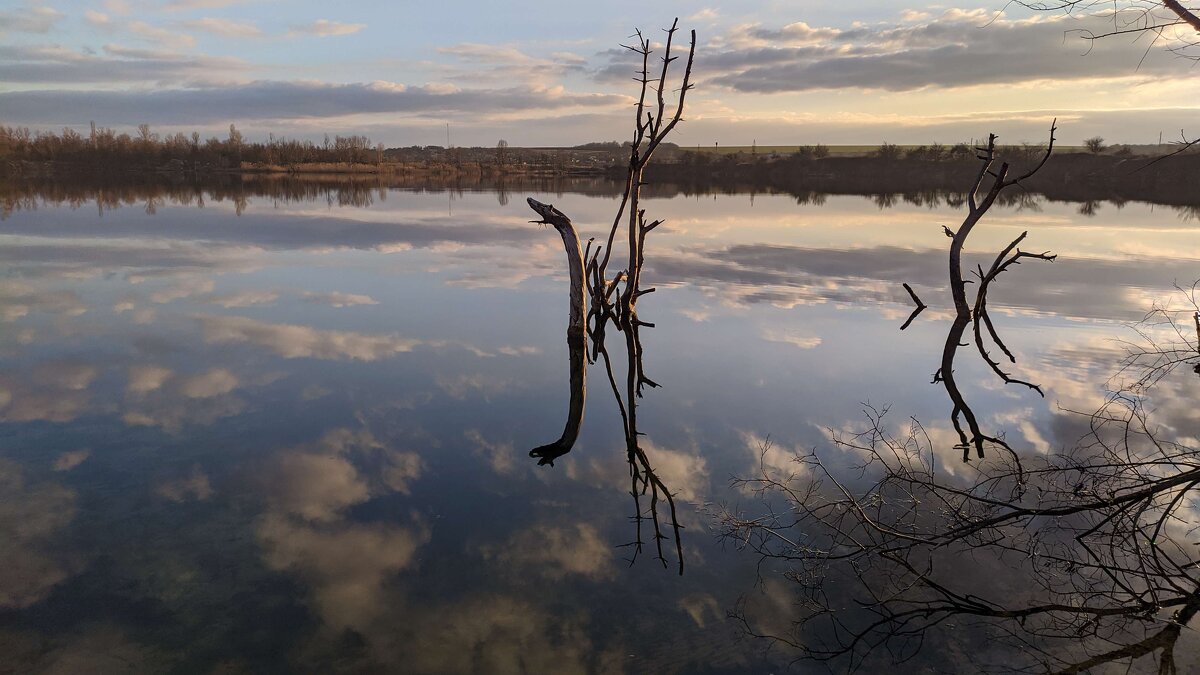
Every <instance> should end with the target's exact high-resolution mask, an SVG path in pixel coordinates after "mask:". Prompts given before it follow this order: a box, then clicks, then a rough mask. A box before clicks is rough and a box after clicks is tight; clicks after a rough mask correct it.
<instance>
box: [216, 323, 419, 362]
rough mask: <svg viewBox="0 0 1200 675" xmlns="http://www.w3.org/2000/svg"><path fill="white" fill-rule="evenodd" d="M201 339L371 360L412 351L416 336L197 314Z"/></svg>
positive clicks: (288, 354) (298, 354)
mask: <svg viewBox="0 0 1200 675" xmlns="http://www.w3.org/2000/svg"><path fill="white" fill-rule="evenodd" d="M199 320H200V324H201V326H202V327H203V330H204V339H205V341H207V342H211V343H217V344H238V343H243V344H252V345H255V346H258V347H262V348H264V349H268V350H270V351H273V352H275V353H276V354H278V355H279V356H282V357H283V358H285V359H295V358H315V359H334V360H336V359H352V360H356V361H375V360H378V359H382V358H386V357H389V356H394V355H396V354H402V353H405V352H410V351H412V349H413V347H416V346H417V345H419V344H421V342H420V341H419V340H412V339H407V338H402V337H400V336H398V335H367V334H364V333H355V332H351V331H343V330H321V329H317V328H311V327H309V326H298V325H294V324H283V323H269V322H267V321H259V320H257V319H249V318H246V317H240V316H201V317H199Z"/></svg>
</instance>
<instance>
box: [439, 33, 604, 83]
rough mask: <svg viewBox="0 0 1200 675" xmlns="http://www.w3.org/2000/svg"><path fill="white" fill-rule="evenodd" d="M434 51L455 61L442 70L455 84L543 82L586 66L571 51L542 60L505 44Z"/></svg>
mask: <svg viewBox="0 0 1200 675" xmlns="http://www.w3.org/2000/svg"><path fill="white" fill-rule="evenodd" d="M437 51H438V53H439V54H443V55H446V56H453V57H455V59H457V61H458V62H459V64H458V65H454V66H451V65H446V66H444V67H443V68H442V70H441V72H442V73H443V74H444V76H445V77H447V78H449V79H453V80H457V81H473V82H481V83H490V82H497V81H505V80H507V81H513V80H517V81H523V82H529V83H544V82H546V81H547V80H548V79H549V78H555V77H561V76H563V75H565V74H567V73H583V72H586V67H587V59H586V58H584V57H582V56H580V55H578V54H574V53H571V52H554V53H553V54H551V55H550V56H549V57H548V58H542V57H537V56H531V55H529V54H526V53H525V52H522V51H521V50H519V49H516V48H515V47H511V46H508V45H495V44H480V43H477V42H464V43H460V44H456V45H450V46H447V47H438V49H437Z"/></svg>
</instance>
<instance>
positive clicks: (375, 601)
mask: <svg viewBox="0 0 1200 675" xmlns="http://www.w3.org/2000/svg"><path fill="white" fill-rule="evenodd" d="M257 532H258V539H259V542H260V543H261V545H262V547H263V551H264V552H263V559H264V560H265V562H266V564H267V566H268V567H270V568H271V569H275V570H280V571H288V572H292V573H294V574H296V575H297V576H299V577H300V578H301V579H302V580H304V581H305V582H306V583H307V584H308V585H309V587H310V588H311V589H312V594H313V603H314V604H315V606H316V609H317V611H318V612H319V613H320V615H321V618H322V619H324V621H325V622H326V623H327V624H329V625H330V626H332V627H335V628H341V627H353V628H357V629H360V630H361V629H363V628H366V627H367V626H369V625H371V623H372V622H373V621H374V620H375V618H376V617H377V616H378V615H379V614H380V613H381V612H383V611H384V610H385V609H386V608H387V606H388V599H387V598H386V597H385V596H384V595H383V589H384V585H385V583H386V582H387V579H388V577H390V576H392V575H394V574H396V573H397V572H400V571H402V570H404V569H406V568H408V567H409V566H411V565H412V564H413V562H414V560H415V558H416V553H417V550H418V549H419V548H420V547H421V546H422V545H424V544H425V543H426V542H428V541H429V536H430V535H429V530H428V529H427V528H426V527H425V526H423V525H421V524H420V523H419V522H415V523H414V524H413V525H411V526H408V527H401V526H396V525H387V524H370V525H363V524H357V523H351V522H346V521H335V522H329V523H310V522H303V521H297V520H295V519H292V518H289V517H287V516H286V515H283V514H279V513H273V512H272V513H268V514H267V515H265V516H264V517H263V518H262V520H261V521H260V522H259V525H258V530H257Z"/></svg>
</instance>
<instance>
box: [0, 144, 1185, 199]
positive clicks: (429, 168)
mask: <svg viewBox="0 0 1200 675" xmlns="http://www.w3.org/2000/svg"><path fill="white" fill-rule="evenodd" d="M1004 150H1005V149H1004V148H1001V157H1000V159H1002V160H1007V159H1010V158H1006V157H1004V156H1003V155H1004ZM1015 152H1016V153H1017V154H1016V156H1013V157H1011V159H1012V160H1013V161H1014V162H1015V164H1014V167H1015V168H1016V169H1020V167H1021V166H1022V164H1023V163H1025V162H1027V161H1028V157H1026V155H1028V154H1029V152H1028V149H1017V150H1016V151H1015ZM1033 154H1034V155H1036V154H1039V153H1033ZM1154 160H1155V158H1154V157H1145V156H1132V155H1131V156H1119V155H1091V154H1083V153H1073V154H1059V155H1056V156H1055V157H1054V159H1053V160H1052V161H1051V162H1049V163H1048V164H1047V165H1046V166H1045V167H1043V169H1042V170H1041V171H1040V172H1039V173H1038V175H1037V176H1034V177H1031V178H1030V179H1029V180H1027V181H1026V182H1025V183H1023V185H1024V187H1025V188H1026V190H1027V191H1028V192H1027V193H1025V194H1026V196H1027V195H1030V194H1032V195H1039V196H1041V197H1044V198H1047V199H1051V200H1055V201H1075V202H1101V201H1112V202H1115V203H1118V204H1119V203H1123V202H1127V201H1146V202H1151V203H1156V204H1165V205H1181V206H1182V205H1189V206H1200V194H1197V193H1196V191H1195V190H1194V189H1193V187H1194V185H1195V184H1196V179H1197V177H1200V154H1185V155H1179V156H1175V157H1170V158H1167V159H1165V160H1163V161H1159V162H1155V161H1154ZM973 166H974V158H973V157H972V156H966V157H962V158H950V157H943V158H941V159H938V160H931V159H918V158H894V159H888V158H881V157H874V156H832V157H825V158H819V159H818V158H813V157H812V156H811V155H805V154H801V153H794V154H785V155H757V156H756V155H746V154H732V155H719V156H718V155H711V154H710V153H692V152H684V153H680V154H678V155H677V156H676V157H675V159H674V161H669V162H663V163H658V164H655V165H653V166H651V167H650V168H648V169H647V172H646V176H647V178H648V179H649V183H648V184H647V185H646V187H645V192H646V194H647V196H651V197H670V196H674V195H676V194H685V195H691V194H737V193H759V192H768V193H782V194H791V195H794V196H798V197H802V196H807V195H813V194H822V193H824V194H860V195H873V196H874V195H878V196H883V195H898V196H904V198H905V199H908V198H909V196H910V195H925V196H926V198H927V196H928V195H930V194H938V195H941V196H942V197H943V198H948V199H949V200H951V201H953V198H954V196H955V195H961V194H962V191H963V190H964V189H966V187H967V185H966V184H965V182H964V181H965V180H967V179H968V178H969V177H970V176H971V175H972V170H971V167H973ZM469 168H470V167H467V166H464V167H455V166H452V165H449V164H439V163H426V164H412V163H409V164H383V165H375V164H336V163H322V164H311V165H302V166H293V167H287V166H271V165H265V164H253V165H252V164H250V163H249V162H246V163H244V164H243V167H242V170H241V171H238V170H233V169H222V170H219V171H199V172H197V171H187V170H172V169H171V168H170V167H167V168H166V169H165V170H155V169H151V168H147V169H144V170H138V171H134V172H125V173H120V172H112V171H109V170H100V169H99V168H97V167H89V166H75V165H60V164H55V163H39V162H26V163H24V164H21V165H20V166H19V168H18V170H13V167H12V166H11V165H10V167H9V171H7V172H4V171H3V170H0V178H2V179H0V190H2V191H3V192H4V193H6V196H7V194H11V193H12V192H13V191H14V190H15V191H18V192H27V191H28V190H30V189H33V188H35V187H41V188H42V189H45V188H46V186H54V188H53V189H56V190H64V189H66V190H73V189H76V188H82V189H85V190H86V189H88V188H91V189H97V188H100V187H107V188H112V187H115V186H129V185H141V186H152V185H158V186H181V185H188V186H193V187H198V188H201V189H209V188H210V186H213V187H212V189H220V188H226V189H227V188H229V187H230V186H239V185H240V186H243V187H244V188H246V189H250V190H254V191H257V190H267V191H268V192H274V191H276V190H277V189H278V188H274V189H272V188H269V187H267V186H268V185H270V184H275V185H288V184H294V183H311V182H315V183H318V184H321V185H328V186H333V185H342V186H344V185H346V184H354V185H365V184H369V185H371V186H372V187H375V188H402V189H413V188H419V189H429V190H446V189H449V190H468V191H473V190H485V191H499V192H504V191H506V190H511V191H517V192H529V191H536V190H538V189H543V190H547V191H551V192H581V193H583V194H596V195H604V196H619V195H620V194H621V191H622V189H623V187H624V182H623V180H621V179H622V178H623V176H622V175H621V173H622V172H623V168H624V167H623V166H619V165H614V166H612V167H607V166H600V165H594V164H592V165H584V164H563V165H561V166H558V165H542V164H536V163H535V164H527V165H520V164H518V165H508V166H504V167H497V166H482V165H480V166H477V167H475V168H474V169H473V170H467V169H469ZM0 169H2V167H0ZM618 169H619V170H618ZM614 172H615V173H614ZM964 177H967V178H964Z"/></svg>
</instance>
